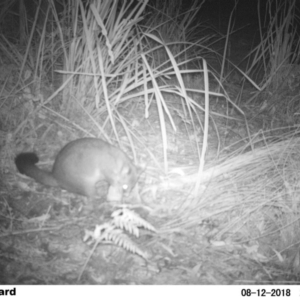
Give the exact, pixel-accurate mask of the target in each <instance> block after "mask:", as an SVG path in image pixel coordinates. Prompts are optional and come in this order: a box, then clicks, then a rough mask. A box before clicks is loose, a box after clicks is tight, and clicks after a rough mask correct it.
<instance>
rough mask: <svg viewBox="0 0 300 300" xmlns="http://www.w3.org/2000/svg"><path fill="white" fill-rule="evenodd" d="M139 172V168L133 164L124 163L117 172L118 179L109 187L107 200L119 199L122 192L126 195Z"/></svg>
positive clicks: (133, 184) (134, 183)
mask: <svg viewBox="0 0 300 300" xmlns="http://www.w3.org/2000/svg"><path fill="white" fill-rule="evenodd" d="M139 174H140V172H139V168H137V167H136V166H135V165H134V164H132V163H130V164H126V165H124V166H123V168H122V170H121V172H120V173H119V178H118V180H117V181H115V182H114V183H112V184H111V185H110V187H109V190H108V194H107V200H108V201H121V200H122V198H123V194H126V195H128V194H129V193H130V192H131V190H132V189H133V187H134V186H135V185H136V182H137V180H138V177H139Z"/></svg>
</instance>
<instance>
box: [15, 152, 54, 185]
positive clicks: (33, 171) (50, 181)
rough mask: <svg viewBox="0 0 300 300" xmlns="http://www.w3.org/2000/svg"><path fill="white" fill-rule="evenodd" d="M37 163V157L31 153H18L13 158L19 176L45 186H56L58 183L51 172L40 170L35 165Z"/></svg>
mask: <svg viewBox="0 0 300 300" xmlns="http://www.w3.org/2000/svg"><path fill="white" fill-rule="evenodd" d="M38 161H39V158H38V156H37V155H36V154H35V153H33V152H27V153H20V154H19V155H17V157H16V158H15V164H16V166H17V169H18V170H19V172H20V173H21V174H25V175H27V176H29V177H31V178H33V179H35V180H36V181H37V182H39V183H41V184H44V185H47V186H58V182H57V180H56V179H55V178H54V177H53V175H52V173H51V172H49V171H44V170H41V169H39V168H38V167H37V166H36V165H35V164H36V163H37V162H38Z"/></svg>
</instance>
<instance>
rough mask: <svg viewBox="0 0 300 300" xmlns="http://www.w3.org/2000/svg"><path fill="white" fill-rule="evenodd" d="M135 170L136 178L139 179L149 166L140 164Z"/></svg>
mask: <svg viewBox="0 0 300 300" xmlns="http://www.w3.org/2000/svg"><path fill="white" fill-rule="evenodd" d="M135 168H136V176H137V178H139V177H140V176H142V174H143V173H144V172H145V170H146V168H147V164H146V163H142V164H139V165H135Z"/></svg>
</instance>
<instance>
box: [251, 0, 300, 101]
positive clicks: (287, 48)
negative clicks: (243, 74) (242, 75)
mask: <svg viewBox="0 0 300 300" xmlns="http://www.w3.org/2000/svg"><path fill="white" fill-rule="evenodd" d="M296 4H297V1H296V0H291V1H279V0H267V1H266V2H264V1H259V2H258V16H259V24H260V26H259V28H260V37H261V42H260V44H259V45H258V46H257V47H256V48H255V49H254V50H253V51H252V53H251V54H252V55H253V60H252V64H251V65H250V66H249V68H248V71H247V74H248V75H249V74H251V73H252V74H263V78H262V80H261V82H260V84H259V88H258V92H262V91H269V92H274V91H275V90H277V89H278V88H279V87H280V86H282V83H283V82H284V81H285V80H286V78H287V77H288V76H289V74H290V72H291V71H292V69H293V65H294V64H295V63H298V60H299V57H300V39H299V33H298V27H299V24H300V23H299V21H300V20H299V16H298V13H299V12H297V6H296ZM262 7H265V9H266V14H264V12H263V11H262V10H261V8H262ZM265 28H266V29H267V30H265ZM256 96H257V95H255V96H254V97H252V98H251V99H249V100H248V103H250V102H251V101H253V100H254V99H256Z"/></svg>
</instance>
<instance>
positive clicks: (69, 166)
mask: <svg viewBox="0 0 300 300" xmlns="http://www.w3.org/2000/svg"><path fill="white" fill-rule="evenodd" d="M38 161H39V159H38V156H37V155H36V154H35V153H32V152H28V153H20V154H19V155H17V156H16V158H15V164H16V166H17V169H18V170H19V172H20V173H21V174H25V175H27V176H29V177H31V178H33V179H35V180H36V181H37V182H39V183H42V184H44V185H46V186H52V187H60V188H62V189H65V190H67V191H69V192H72V193H76V194H80V195H83V196H87V197H90V198H95V197H96V196H97V191H96V190H97V189H96V185H97V183H98V182H100V181H106V182H107V183H108V184H109V190H108V195H107V200H108V201H120V200H121V199H122V196H123V192H124V191H128V192H130V191H131V189H132V188H133V187H134V185H135V184H136V181H137V169H136V167H135V165H134V164H133V163H132V162H131V161H130V159H129V158H128V156H127V155H126V154H125V153H124V152H123V151H122V150H120V149H119V148H116V147H114V146H112V145H110V144H109V143H107V142H104V141H103V140H101V139H96V138H82V139H78V140H75V141H72V142H70V143H68V144H67V145H66V146H64V147H63V148H62V149H61V150H60V151H59V153H58V154H57V156H56V159H55V162H54V165H53V168H52V171H51V172H49V171H45V170H42V169H39V168H38V167H37V166H36V165H35V164H36V163H37V162H38Z"/></svg>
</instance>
